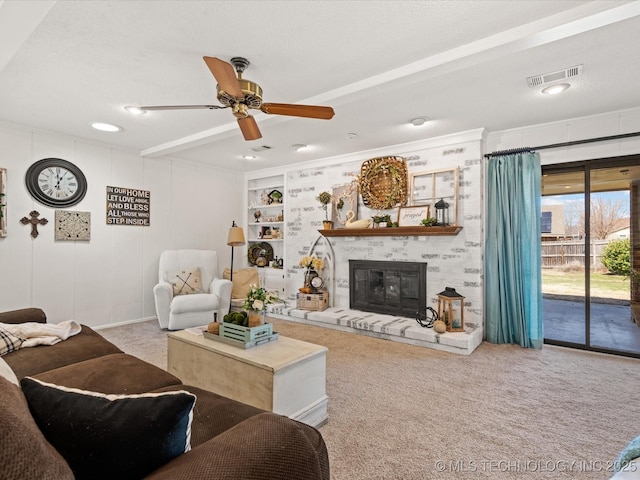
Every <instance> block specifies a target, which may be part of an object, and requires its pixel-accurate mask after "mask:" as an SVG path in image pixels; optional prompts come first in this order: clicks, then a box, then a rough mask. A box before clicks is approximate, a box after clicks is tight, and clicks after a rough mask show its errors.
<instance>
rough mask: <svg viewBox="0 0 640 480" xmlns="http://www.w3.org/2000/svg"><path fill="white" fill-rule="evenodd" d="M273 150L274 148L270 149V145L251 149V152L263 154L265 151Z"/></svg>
mask: <svg viewBox="0 0 640 480" xmlns="http://www.w3.org/2000/svg"><path fill="white" fill-rule="evenodd" d="M272 148H273V147H270V146H269V145H261V146H259V147H253V148H250V149H249V150H251V151H252V152H263V151H264V150H271V149H272Z"/></svg>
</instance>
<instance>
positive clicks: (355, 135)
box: [345, 133, 358, 140]
mask: <svg viewBox="0 0 640 480" xmlns="http://www.w3.org/2000/svg"><path fill="white" fill-rule="evenodd" d="M345 136H346V137H347V140H353V139H354V138H356V137H357V136H358V134H357V133H347V134H346V135H345Z"/></svg>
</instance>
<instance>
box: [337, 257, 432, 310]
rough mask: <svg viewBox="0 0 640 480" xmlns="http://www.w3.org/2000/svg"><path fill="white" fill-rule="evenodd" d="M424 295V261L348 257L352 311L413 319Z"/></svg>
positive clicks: (425, 275)
mask: <svg viewBox="0 0 640 480" xmlns="http://www.w3.org/2000/svg"><path fill="white" fill-rule="evenodd" d="M426 297H427V264H426V263H421V262H391V261H382V260H349V308H351V309H352V310H362V311H364V312H375V313H384V314H389V315H398V316H401V317H410V318H414V317H415V316H416V312H418V310H419V309H420V307H424V306H425V305H426Z"/></svg>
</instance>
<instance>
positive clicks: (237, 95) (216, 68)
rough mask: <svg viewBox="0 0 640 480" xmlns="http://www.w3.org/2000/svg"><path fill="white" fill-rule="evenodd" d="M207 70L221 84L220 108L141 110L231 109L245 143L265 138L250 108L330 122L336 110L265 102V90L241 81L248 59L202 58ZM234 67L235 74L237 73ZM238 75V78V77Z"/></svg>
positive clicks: (216, 106) (199, 106)
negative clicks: (229, 61) (263, 97)
mask: <svg viewBox="0 0 640 480" xmlns="http://www.w3.org/2000/svg"><path fill="white" fill-rule="evenodd" d="M203 58H204V61H205V63H206V64H207V67H209V70H211V73H212V74H213V76H214V78H215V79H216V81H217V82H218V86H217V91H218V101H219V102H220V103H221V104H222V106H221V105H165V106H147V107H140V109H141V110H142V111H146V110H182V109H209V110H217V109H221V108H231V109H232V111H233V115H234V116H235V117H236V118H237V119H238V125H239V126H240V130H241V131H242V135H243V136H244V139H245V140H257V139H258V138H261V137H262V134H261V133H260V129H258V124H257V122H256V120H255V118H253V117H252V116H251V115H249V109H256V110H260V111H261V112H263V113H266V114H268V115H288V116H292V117H307V118H319V119H323V120H330V119H331V118H332V117H333V115H334V112H333V108H331V107H320V106H314V105H296V104H289V103H262V88H261V87H260V85H258V84H257V83H254V82H252V81H250V80H246V79H244V78H242V73H243V72H244V70H245V69H246V68H247V67H248V66H249V60H247V59H246V58H243V57H233V58H232V59H231V64H233V66H232V65H231V64H230V63H227V62H225V61H223V60H220V59H219V58H216V57H203ZM234 68H235V72H234ZM236 73H237V77H236Z"/></svg>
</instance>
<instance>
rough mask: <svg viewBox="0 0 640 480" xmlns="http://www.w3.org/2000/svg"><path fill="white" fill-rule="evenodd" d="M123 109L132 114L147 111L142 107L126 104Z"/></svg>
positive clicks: (142, 113)
mask: <svg viewBox="0 0 640 480" xmlns="http://www.w3.org/2000/svg"><path fill="white" fill-rule="evenodd" d="M124 109H125V110H126V111H127V112H129V113H130V114H132V115H144V114H145V113H147V111H146V110H145V109H144V108H140V107H134V106H128V107H124Z"/></svg>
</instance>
